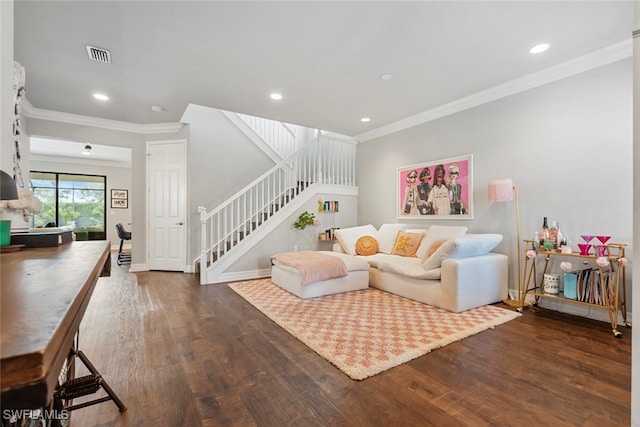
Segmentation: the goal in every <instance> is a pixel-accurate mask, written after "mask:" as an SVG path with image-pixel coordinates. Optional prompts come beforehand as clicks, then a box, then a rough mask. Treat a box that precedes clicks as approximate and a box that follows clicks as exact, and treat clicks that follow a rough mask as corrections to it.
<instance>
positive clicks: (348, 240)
mask: <svg viewBox="0 0 640 427" xmlns="http://www.w3.org/2000/svg"><path fill="white" fill-rule="evenodd" d="M376 232H377V230H376V228H375V227H374V226H373V225H371V224H367V225H361V226H358V227H349V228H339V229H337V230H335V232H334V233H335V236H336V239H338V242H339V243H340V245H341V246H342V248H343V249H344V251H345V253H347V254H349V255H357V253H356V242H357V241H358V239H359V238H360V237H362V236H375V235H376Z"/></svg>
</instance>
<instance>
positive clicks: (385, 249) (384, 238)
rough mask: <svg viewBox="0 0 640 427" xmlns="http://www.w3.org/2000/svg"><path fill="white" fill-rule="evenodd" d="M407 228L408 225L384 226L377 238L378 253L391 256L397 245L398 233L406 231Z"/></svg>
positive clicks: (381, 227) (379, 230)
mask: <svg viewBox="0 0 640 427" xmlns="http://www.w3.org/2000/svg"><path fill="white" fill-rule="evenodd" d="M406 228H407V225H406V224H382V225H381V226H380V229H378V233H377V234H376V236H375V237H376V240H377V241H378V251H379V252H382V253H385V254H390V253H391V251H393V246H394V245H395V243H396V238H397V237H398V232H399V231H405V229H406Z"/></svg>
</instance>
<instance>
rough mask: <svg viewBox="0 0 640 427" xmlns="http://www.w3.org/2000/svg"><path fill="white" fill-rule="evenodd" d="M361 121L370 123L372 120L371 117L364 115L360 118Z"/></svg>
mask: <svg viewBox="0 0 640 427" xmlns="http://www.w3.org/2000/svg"><path fill="white" fill-rule="evenodd" d="M360 121H361V122H362V123H369V122H370V121H371V119H370V118H369V117H363V118H361V119H360Z"/></svg>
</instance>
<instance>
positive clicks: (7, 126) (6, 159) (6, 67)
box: [0, 0, 13, 175]
mask: <svg viewBox="0 0 640 427" xmlns="http://www.w3.org/2000/svg"><path fill="white" fill-rule="evenodd" d="M0 52H2V55H0V141H2V144H0V169H2V170H3V171H5V172H7V173H8V174H9V175H12V170H13V159H12V155H13V0H2V1H0Z"/></svg>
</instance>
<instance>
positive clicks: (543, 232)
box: [538, 216, 549, 249]
mask: <svg viewBox="0 0 640 427" xmlns="http://www.w3.org/2000/svg"><path fill="white" fill-rule="evenodd" d="M538 236H539V237H540V247H541V248H544V249H548V248H547V247H545V245H544V244H545V243H547V245H548V241H549V223H548V222H547V217H546V216H545V217H544V220H543V221H542V228H540V233H538Z"/></svg>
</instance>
